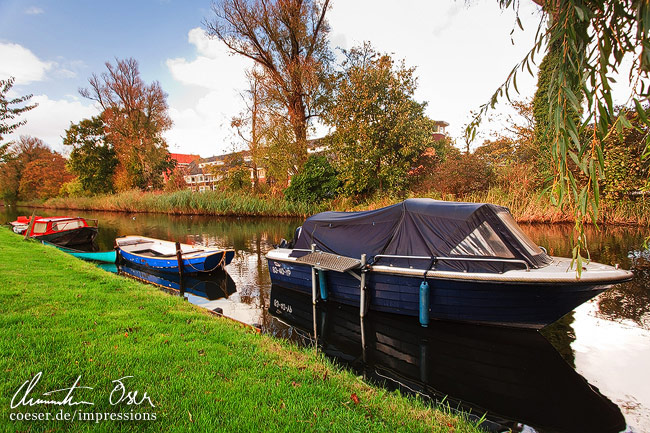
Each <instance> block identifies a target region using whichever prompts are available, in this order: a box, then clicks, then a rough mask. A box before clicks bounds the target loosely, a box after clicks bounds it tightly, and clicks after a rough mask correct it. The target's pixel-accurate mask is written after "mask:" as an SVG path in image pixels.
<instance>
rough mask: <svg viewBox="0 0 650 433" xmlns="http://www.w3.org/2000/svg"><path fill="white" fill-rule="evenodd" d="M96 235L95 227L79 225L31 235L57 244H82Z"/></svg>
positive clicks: (90, 240) (88, 241)
mask: <svg viewBox="0 0 650 433" xmlns="http://www.w3.org/2000/svg"><path fill="white" fill-rule="evenodd" d="M96 236H97V227H79V228H76V229H72V230H64V231H60V232H56V233H48V234H44V235H37V236H34V235H32V237H33V238H34V239H37V240H39V241H46V242H49V243H51V244H55V245H59V246H63V247H65V246H70V245H83V244H88V243H91V242H92V241H93V240H94V239H95V237H96Z"/></svg>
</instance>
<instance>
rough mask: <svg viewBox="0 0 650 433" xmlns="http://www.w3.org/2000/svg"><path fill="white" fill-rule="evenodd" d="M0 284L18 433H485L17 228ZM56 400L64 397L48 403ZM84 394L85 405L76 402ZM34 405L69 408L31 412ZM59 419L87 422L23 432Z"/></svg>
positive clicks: (7, 375) (2, 243)
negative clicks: (132, 432) (125, 432)
mask: <svg viewBox="0 0 650 433" xmlns="http://www.w3.org/2000/svg"><path fill="white" fill-rule="evenodd" d="M0 278H2V285H1V286H2V298H1V299H2V300H0V309H1V313H2V314H0V335H1V338H0V353H2V357H1V358H0V363H1V365H0V367H1V368H2V371H3V375H4V379H5V380H3V381H2V383H1V384H0V407H1V409H0V424H1V425H3V426H4V428H3V430H6V431H12V430H16V431H24V430H30V431H42V430H51V429H54V430H60V429H61V430H62V429H65V430H66V431H93V430H101V431H117V430H120V431H121V430H125V429H129V430H130V429H133V430H138V431H156V432H158V431H178V430H182V431H212V430H218V431H259V430H262V429H263V430H270V431H273V430H282V431H297V430H307V431H315V430H322V431H346V432H347V431H393V430H396V431H450V430H451V429H452V428H453V431H456V432H474V431H479V430H478V428H477V427H475V426H473V425H471V424H470V423H468V422H466V421H464V420H462V419H461V418H459V417H457V416H451V415H449V414H447V413H445V412H443V411H439V410H435V409H432V408H429V407H427V406H426V405H425V404H424V403H423V402H422V401H419V400H416V399H412V398H404V397H400V396H399V395H396V394H395V393H390V392H388V391H386V390H382V389H380V388H375V387H372V386H369V385H367V384H366V383H364V382H363V381H361V380H360V379H359V378H358V377H356V376H354V375H353V374H351V373H349V372H347V371H342V370H340V369H339V368H337V367H335V366H334V365H333V364H332V363H331V362H330V361H328V360H326V359H325V358H324V357H323V356H322V355H320V354H318V353H316V352H315V351H313V350H310V349H300V348H298V347H296V346H294V345H292V344H290V343H288V342H285V341H280V340H277V339H275V338H272V337H270V336H268V335H260V334H257V333H255V332H250V331H249V330H247V328H244V327H242V326H241V325H238V324H236V323H234V322H231V321H228V320H225V319H220V318H216V317H214V316H212V315H210V314H209V313H208V312H207V311H205V310H202V309H200V308H198V307H196V306H194V305H191V304H190V303H188V302H184V301H183V300H182V298H179V297H173V296H169V295H167V294H165V293H163V292H161V291H159V290H157V289H155V288H153V287H150V286H147V285H144V284H140V283H138V282H135V281H131V280H126V279H124V278H120V277H118V276H115V275H112V274H109V273H106V272H104V271H102V270H101V269H98V268H96V267H95V266H93V265H91V264H88V263H84V262H82V261H79V260H77V259H74V258H72V257H70V256H67V255H65V253H62V252H60V251H58V250H55V249H53V248H48V247H45V246H42V245H39V244H36V243H32V242H25V241H23V240H22V239H21V238H20V237H18V236H16V235H14V234H13V233H11V232H10V231H9V230H7V229H5V228H3V229H0ZM39 372H40V373H41V374H40V376H39ZM34 378H38V379H35V380H34ZM78 378H79V379H78ZM77 379H78V381H77ZM120 379H121V381H120ZM26 381H27V382H30V381H31V383H32V384H33V385H34V387H33V390H31V392H27V388H28V387H29V384H26V385H25V386H24V387H23V388H22V389H21V390H20V391H19V388H20V387H21V385H22V384H23V383H25V382H26ZM73 384H76V385H73ZM122 384H123V386H122ZM82 387H90V388H92V389H88V388H82ZM70 388H74V389H72V391H70ZM53 390H64V392H58V393H56V392H55V393H52V394H50V395H48V396H43V394H44V393H46V392H48V391H53ZM135 391H138V394H137V395H134V394H133V393H134V392H135ZM129 392H131V394H130V395H129V394H128V393H129ZM72 393H73V394H74V395H73V396H72V398H73V399H74V402H75V403H79V402H82V403H80V404H77V405H74V404H71V403H72V402H71V401H70V400H68V401H67V402H66V401H65V400H66V399H65V397H66V395H67V394H72ZM145 393H146V397H147V398H145ZM120 396H121V397H122V398H121V399H120ZM30 398H33V400H32V401H31V402H32V403H34V402H35V400H36V399H42V400H49V401H53V400H58V401H59V403H61V404H34V405H29V401H30V400H29V399H30ZM21 403H22V404H21ZM36 403H38V402H36ZM86 403H94V404H93V405H90V404H86ZM112 403H115V404H114V405H113V404H112ZM127 403H131V404H127ZM137 403H139V404H137ZM47 413H50V414H52V417H54V416H56V415H57V414H62V417H64V416H65V414H69V415H68V417H73V414H74V417H75V420H72V419H70V420H68V421H64V420H56V419H50V420H49V421H47V420H44V419H43V420H40V421H12V419H16V416H20V417H22V418H25V417H26V415H27V414H30V416H36V415H40V414H47ZM12 414H13V415H14V416H13V418H12ZM35 414H36V415H35ZM89 414H92V415H93V416H92V422H91V421H89V416H90V415H89ZM96 414H102V415H101V416H100V417H101V418H102V420H101V421H97V418H98V416H97V415H96ZM145 415H146V416H145ZM152 416H155V420H154V419H152ZM42 417H43V418H44V417H45V415H42ZM145 418H147V419H148V420H145Z"/></svg>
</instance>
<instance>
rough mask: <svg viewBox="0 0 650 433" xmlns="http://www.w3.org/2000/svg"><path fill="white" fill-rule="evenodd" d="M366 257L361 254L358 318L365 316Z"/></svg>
mask: <svg viewBox="0 0 650 433" xmlns="http://www.w3.org/2000/svg"><path fill="white" fill-rule="evenodd" d="M365 267H366V255H365V254H361V284H360V286H359V287H360V289H361V293H360V294H359V316H361V317H365V315H366V270H365Z"/></svg>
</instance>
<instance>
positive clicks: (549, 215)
mask: <svg viewBox="0 0 650 433" xmlns="http://www.w3.org/2000/svg"><path fill="white" fill-rule="evenodd" d="M411 196H412V197H415V195H411ZM417 196H418V197H430V198H434V199H439V200H459V201H471V202H481V203H494V204H498V205H501V206H506V207H508V208H509V209H510V210H511V211H512V213H513V214H514V215H515V217H516V219H517V220H518V221H519V222H525V223H559V222H572V215H571V214H568V213H565V212H563V211H562V210H560V209H558V208H557V207H555V206H553V205H552V204H551V202H550V201H549V199H548V197H547V196H544V195H541V194H540V193H539V192H535V191H533V192H530V191H521V190H516V189H514V188H511V189H510V190H503V189H500V188H491V189H490V190H488V191H485V192H481V193H475V194H471V195H467V196H463V197H460V198H457V197H454V196H443V195H440V194H438V193H425V194H419V195H417ZM400 200H403V198H401V197H400V198H395V197H386V198H373V199H371V200H368V201H364V202H360V203H359V202H356V201H354V200H351V199H345V198H338V199H335V200H333V201H331V202H324V203H320V204H315V203H292V202H289V201H287V200H284V199H283V198H282V197H270V196H255V195H252V194H247V193H245V192H240V193H223V192H217V191H210V192H204V193H192V192H190V191H176V192H173V193H161V192H141V191H127V192H123V193H119V194H112V195H104V196H98V197H58V198H52V199H49V200H47V201H46V202H45V203H41V202H31V203H24V204H25V205H28V206H36V207H46V208H52V209H72V210H105V211H118V212H120V211H121V212H155V213H166V214H179V215H183V214H185V215H222V216H295V217H306V216H309V215H313V214H315V213H317V212H321V211H324V210H339V211H350V210H368V209H377V208H380V207H383V206H388V205H391V204H394V203H397V202H398V201H400ZM599 221H600V222H604V223H605V224H612V225H642V226H648V225H650V200H646V199H642V198H640V199H639V200H637V201H631V200H619V201H614V200H602V201H601V215H600V217H599Z"/></svg>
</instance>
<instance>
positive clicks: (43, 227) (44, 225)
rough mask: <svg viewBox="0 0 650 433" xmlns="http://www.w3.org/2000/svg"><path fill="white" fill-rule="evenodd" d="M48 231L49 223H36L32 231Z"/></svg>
mask: <svg viewBox="0 0 650 433" xmlns="http://www.w3.org/2000/svg"><path fill="white" fill-rule="evenodd" d="M46 231H47V223H34V228H33V229H32V233H34V234H39V233H45V232H46Z"/></svg>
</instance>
